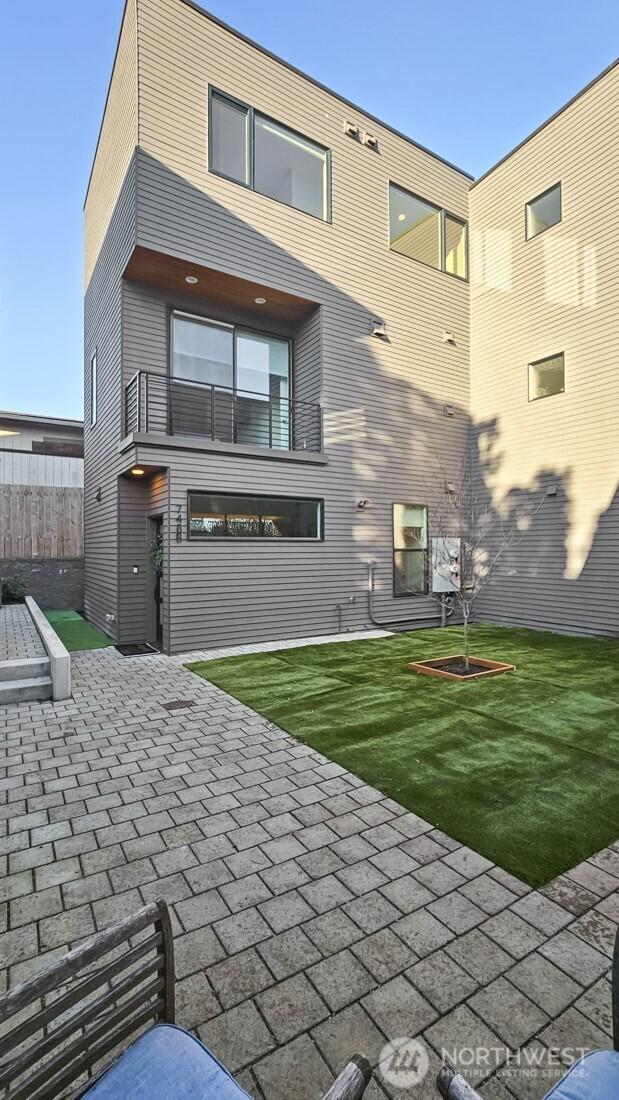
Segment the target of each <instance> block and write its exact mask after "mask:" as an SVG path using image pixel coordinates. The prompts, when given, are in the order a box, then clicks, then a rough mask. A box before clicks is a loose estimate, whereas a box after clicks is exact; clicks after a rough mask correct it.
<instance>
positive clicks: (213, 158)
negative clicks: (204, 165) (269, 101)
mask: <svg viewBox="0 0 619 1100" xmlns="http://www.w3.org/2000/svg"><path fill="white" fill-rule="evenodd" d="M210 122H211V124H210V128H209V153H210V155H209V167H210V169H211V171H212V172H218V173H219V175H220V176H225V177H226V178H227V179H230V180H235V181H236V183H244V184H249V182H250V181H249V108H248V107H244V106H242V104H240V103H236V102H235V101H234V100H232V99H226V98H225V96H221V95H218V94H217V92H213V93H212V95H211V119H210Z"/></svg>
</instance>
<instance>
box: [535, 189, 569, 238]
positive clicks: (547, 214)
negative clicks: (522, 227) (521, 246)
mask: <svg viewBox="0 0 619 1100" xmlns="http://www.w3.org/2000/svg"><path fill="white" fill-rule="evenodd" d="M526 220H527V240H528V241H530V240H531V237H537V236H538V234H539V233H543V232H544V230H545V229H550V226H551V225H557V224H558V222H560V221H561V184H560V183H555V185H554V187H549V189H548V191H544V192H543V194H541V195H538V196H537V198H536V199H532V200H531V202H528V203H527V205H526Z"/></svg>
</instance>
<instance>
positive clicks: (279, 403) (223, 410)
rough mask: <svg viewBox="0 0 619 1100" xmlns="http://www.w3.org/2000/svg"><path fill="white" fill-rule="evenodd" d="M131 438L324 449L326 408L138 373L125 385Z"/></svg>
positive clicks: (286, 448)
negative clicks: (150, 436)
mask: <svg viewBox="0 0 619 1100" xmlns="http://www.w3.org/2000/svg"><path fill="white" fill-rule="evenodd" d="M124 418H125V434H126V435H130V434H131V433H145V434H156V435H167V436H186V437H191V438H192V440H196V439H203V440H206V441H208V442H209V443H222V444H227V445H232V446H235V445H236V446H239V447H246V448H254V447H256V448H269V449H271V450H279V451H295V452H299V451H306V452H309V453H313V454H319V453H320V452H321V450H322V410H321V408H320V405H315V404H311V403H310V402H308V401H294V400H290V399H288V398H282V397H274V396H270V395H269V394H266V393H252V392H250V391H249V390H239V389H228V388H227V387H225V386H219V385H211V384H208V383H205V382H193V381H192V382H184V381H180V380H178V379H175V378H171V377H170V376H169V375H162V374H152V373H151V372H149V371H137V372H136V374H134V376H133V378H132V379H131V381H130V382H128V383H127V385H126V386H125V395H124Z"/></svg>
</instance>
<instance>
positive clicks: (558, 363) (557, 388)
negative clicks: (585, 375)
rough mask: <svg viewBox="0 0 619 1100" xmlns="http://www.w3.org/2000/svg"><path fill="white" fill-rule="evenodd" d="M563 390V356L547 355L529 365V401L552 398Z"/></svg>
mask: <svg viewBox="0 0 619 1100" xmlns="http://www.w3.org/2000/svg"><path fill="white" fill-rule="evenodd" d="M564 390H565V356H564V354H563V352H561V354H560V355H549V356H548V358H546V359H538V360H536V362H535V363H529V401H538V400H539V398H540V397H553V396H554V394H556V393H563V392H564Z"/></svg>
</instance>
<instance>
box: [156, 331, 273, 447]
mask: <svg viewBox="0 0 619 1100" xmlns="http://www.w3.org/2000/svg"><path fill="white" fill-rule="evenodd" d="M170 366H171V376H172V392H171V412H172V419H173V426H172V430H173V432H175V433H181V434H184V435H200V436H204V435H206V436H207V437H209V438H212V439H217V440H220V441H224V442H230V443H245V444H247V445H248V446H254V447H276V448H278V449H280V450H289V449H290V446H291V443H292V440H291V423H290V341H289V340H287V339H283V338H282V337H278V336H268V335H266V334H264V333H259V332H252V331H249V330H248V329H243V328H239V327H237V326H235V325H227V324H222V323H219V322H216V321H209V320H206V319H203V318H200V317H194V316H191V315H189V314H184V313H182V314H181V313H174V314H173V315H172V355H171V365H170Z"/></svg>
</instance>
